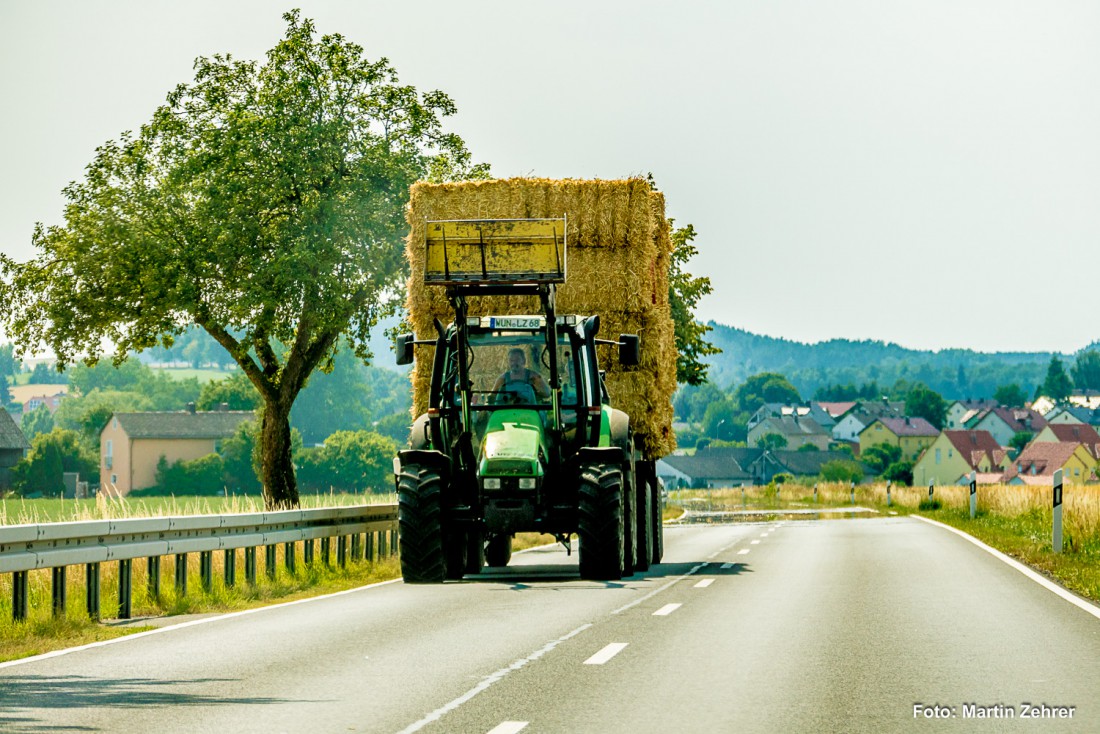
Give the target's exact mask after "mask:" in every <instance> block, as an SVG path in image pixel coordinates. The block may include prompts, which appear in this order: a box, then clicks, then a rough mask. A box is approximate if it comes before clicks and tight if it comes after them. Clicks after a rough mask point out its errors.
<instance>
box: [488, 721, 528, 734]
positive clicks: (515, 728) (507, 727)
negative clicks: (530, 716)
mask: <svg viewBox="0 0 1100 734" xmlns="http://www.w3.org/2000/svg"><path fill="white" fill-rule="evenodd" d="M529 723H531V722H529V721H502V722H500V724H498V725H497V726H494V727H493V728H492V729H491V730H490V731H489V734H516V732H521V731H523V730H524V729H526V728H527V725H528V724H529Z"/></svg>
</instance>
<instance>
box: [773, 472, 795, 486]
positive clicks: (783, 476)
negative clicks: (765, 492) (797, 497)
mask: <svg viewBox="0 0 1100 734" xmlns="http://www.w3.org/2000/svg"><path fill="white" fill-rule="evenodd" d="M793 481H794V474H791V473H790V472H785V471H781V472H779V473H778V474H776V475H775V476H774V477H772V480H771V482H769V484H779V485H782V484H786V483H787V482H793Z"/></svg>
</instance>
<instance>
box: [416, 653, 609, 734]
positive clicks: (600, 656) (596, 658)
mask: <svg viewBox="0 0 1100 734" xmlns="http://www.w3.org/2000/svg"><path fill="white" fill-rule="evenodd" d="M626 646H627V643H625V642H612V643H611V644H609V645H608V646H607V647H605V648H604V649H602V650H600V651H599V652H598V653H596V654H595V655H593V656H592V657H590V658H588V659H587V660H585V661H584V664H585V665H603V664H604V663H606V662H607V661H608V660H610V659H611V658H613V657H615V656H616V655H618V654H619V653H620V652H622V651H623V649H624V648H626ZM402 734H404V733H403V732H402Z"/></svg>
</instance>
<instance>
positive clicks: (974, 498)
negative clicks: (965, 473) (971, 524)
mask: <svg viewBox="0 0 1100 734" xmlns="http://www.w3.org/2000/svg"><path fill="white" fill-rule="evenodd" d="M977 516H978V473H977V472H973V471H972V472H970V519H971V520H973V519H974V518H975V517H977Z"/></svg>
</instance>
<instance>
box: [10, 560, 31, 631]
mask: <svg viewBox="0 0 1100 734" xmlns="http://www.w3.org/2000/svg"><path fill="white" fill-rule="evenodd" d="M11 618H12V619H14V620H15V621H16V622H20V621H22V620H24V619H26V618H27V572H26V571H15V572H14V573H12V575H11Z"/></svg>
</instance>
